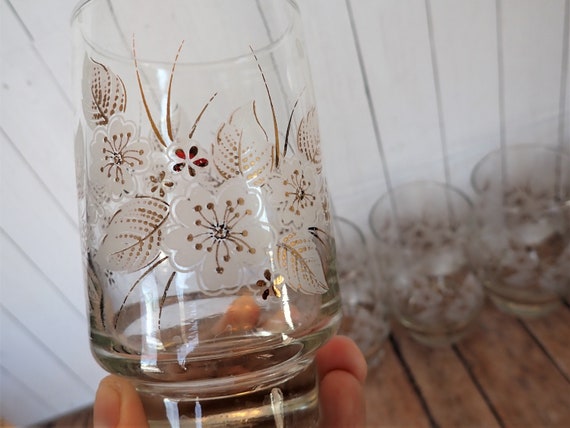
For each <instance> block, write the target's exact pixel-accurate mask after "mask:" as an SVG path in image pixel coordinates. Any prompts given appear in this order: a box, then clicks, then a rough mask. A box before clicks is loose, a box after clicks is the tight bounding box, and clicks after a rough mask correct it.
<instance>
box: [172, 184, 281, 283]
mask: <svg viewBox="0 0 570 428" xmlns="http://www.w3.org/2000/svg"><path fill="white" fill-rule="evenodd" d="M189 195H190V196H189V198H182V199H178V200H177V201H175V202H174V203H173V214H174V218H175V220H176V222H177V223H178V226H175V227H174V228H173V229H171V230H170V231H169V232H168V233H167V235H166V236H165V239H164V243H163V249H164V251H165V252H166V253H168V254H169V255H170V256H171V263H172V264H173V265H174V267H175V268H176V269H177V270H179V271H183V272H188V271H190V270H192V269H193V268H195V267H196V266H197V265H199V264H202V267H201V269H200V272H201V274H200V275H197V276H198V281H199V283H200V284H201V287H202V289H203V290H204V291H205V292H217V291H220V290H221V289H224V290H228V289H236V288H239V287H241V286H242V285H244V284H242V283H241V276H242V274H243V268H244V267H245V266H253V265H257V264H260V263H262V262H263V261H264V260H265V258H266V249H267V248H268V247H269V246H270V244H271V241H272V233H271V229H270V226H269V225H268V224H267V223H266V222H265V221H264V220H263V219H262V215H263V213H264V210H262V209H261V205H260V196H259V195H258V194H257V193H254V192H252V191H251V190H250V189H248V187H247V185H246V183H245V180H237V182H232V183H228V184H227V185H225V186H223V187H222V188H221V189H220V190H219V192H218V193H217V194H216V195H212V194H211V193H210V192H208V191H207V190H206V189H204V188H202V187H199V186H195V187H193V188H192V190H191V192H190V194H189Z"/></svg>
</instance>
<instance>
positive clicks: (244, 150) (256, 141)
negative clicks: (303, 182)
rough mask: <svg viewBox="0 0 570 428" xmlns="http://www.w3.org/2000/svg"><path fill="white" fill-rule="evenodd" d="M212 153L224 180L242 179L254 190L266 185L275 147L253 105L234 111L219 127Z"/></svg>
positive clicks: (253, 103)
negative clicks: (239, 177) (256, 187)
mask: <svg viewBox="0 0 570 428" xmlns="http://www.w3.org/2000/svg"><path fill="white" fill-rule="evenodd" d="M212 153H213V155H214V165H215V166H216V169H217V170H218V172H219V173H220V174H221V175H222V177H223V178H224V179H226V180H229V179H231V178H233V177H236V176H239V175H241V176H244V177H245V178H246V180H247V181H251V182H252V184H254V185H256V186H260V185H262V184H263V183H264V182H265V180H266V177H267V175H268V174H269V173H270V172H271V169H272V167H273V161H274V147H273V145H272V144H270V143H269V141H268V138H267V134H266V132H265V130H264V129H263V127H262V126H261V124H260V123H259V120H258V118H257V113H256V111H255V101H254V102H252V103H251V104H248V105H247V106H243V107H241V108H239V109H237V110H236V111H235V112H234V113H233V114H232V115H231V117H230V120H229V121H228V122H226V123H224V124H223V125H222V127H221V128H220V130H219V131H218V135H217V144H215V145H214V147H213V150H212Z"/></svg>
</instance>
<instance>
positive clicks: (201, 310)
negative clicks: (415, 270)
mask: <svg viewBox="0 0 570 428" xmlns="http://www.w3.org/2000/svg"><path fill="white" fill-rule="evenodd" d="M73 30H74V72H75V79H74V80H75V83H74V85H75V88H74V92H75V96H76V100H77V106H78V117H77V124H76V127H77V128H76V129H77V132H76V141H75V144H76V157H77V179H78V192H79V200H80V218H81V228H82V240H83V249H84V253H85V272H86V282H87V290H88V301H89V310H90V325H91V347H92V351H93V354H94V356H95V358H96V359H97V361H98V362H99V363H100V364H101V366H102V367H103V368H105V369H106V370H108V371H109V372H111V373H116V374H119V375H122V376H125V377H127V378H129V379H130V380H131V381H132V382H133V384H134V385H135V387H136V389H137V390H138V392H139V394H140V396H141V399H142V401H143V404H144V406H145V410H146V414H147V418H148V420H149V421H150V422H151V424H153V425H157V426H161V425H169V424H170V425H171V426H186V425H187V426H221V425H224V426H225V425H230V426H234V425H240V424H243V425H246V426H265V425H275V426H313V425H315V424H316V423H317V420H318V403H317V383H316V372H315V367H314V355H315V352H316V351H317V349H318V348H319V347H320V346H321V345H322V344H323V343H324V342H325V341H326V340H328V339H329V338H330V337H331V336H332V335H333V334H334V333H335V332H336V330H337V328H338V324H339V321H340V318H341V305H340V297H339V290H338V282H337V277H336V268H335V259H334V254H335V253H334V239H333V233H332V226H331V216H330V213H329V197H328V194H327V189H326V183H325V179H324V174H323V172H322V163H321V150H320V139H319V128H318V122H317V112H316V106H315V99H314V95H313V87H312V83H311V75H310V72H309V67H308V59H307V54H306V51H305V47H304V42H303V38H302V33H301V22H300V17H299V11H298V8H297V6H296V4H295V3H294V2H293V1H290V0H265V1H263V2H259V1H257V0H161V1H151V0H89V1H85V2H83V3H82V4H81V5H79V6H78V8H77V9H76V10H75V12H74V16H73Z"/></svg>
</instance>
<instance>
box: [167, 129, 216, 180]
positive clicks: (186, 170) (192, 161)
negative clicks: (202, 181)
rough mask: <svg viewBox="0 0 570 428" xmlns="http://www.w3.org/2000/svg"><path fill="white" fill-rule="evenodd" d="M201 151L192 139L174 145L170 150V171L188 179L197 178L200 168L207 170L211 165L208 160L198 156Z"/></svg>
mask: <svg viewBox="0 0 570 428" xmlns="http://www.w3.org/2000/svg"><path fill="white" fill-rule="evenodd" d="M199 150H200V149H199V147H198V145H197V143H196V141H193V140H191V139H189V140H188V141H185V142H175V143H173V144H172V145H171V146H170V147H169V149H168V157H169V158H170V169H171V170H172V171H173V172H174V173H176V174H181V175H182V176H183V177H184V178H186V179H191V178H193V177H195V176H196V174H197V172H198V168H205V167H207V166H208V164H209V162H208V159H206V158H204V157H201V156H199V155H198V152H199Z"/></svg>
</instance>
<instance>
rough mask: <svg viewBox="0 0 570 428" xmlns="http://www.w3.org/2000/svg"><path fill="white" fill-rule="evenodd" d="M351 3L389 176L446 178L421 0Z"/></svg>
mask: <svg viewBox="0 0 570 428" xmlns="http://www.w3.org/2000/svg"><path fill="white" fill-rule="evenodd" d="M350 4H351V5H352V9H353V11H354V18H355V22H356V27H357V30H358V38H359V40H360V44H361V47H362V51H363V58H364V65H365V69H366V74H367V76H368V81H369V85H370V93H371V96H372V97H373V101H374V106H375V111H376V120H377V121H378V124H379V126H380V133H381V136H382V144H383V147H384V152H385V154H386V159H387V163H388V169H389V172H390V178H391V181H392V182H393V184H394V185H398V184H401V183H403V182H406V181H411V180H418V179H432V180H438V181H444V179H445V177H444V167H443V165H444V164H443V154H442V147H441V136H440V133H439V127H438V114H437V102H436V93H435V86H434V76H433V69H432V62H431V56H430V45H429V34H428V26H427V19H426V8H425V3H424V1H423V0H413V1H406V2H402V1H397V0H383V1H376V0H358V1H354V0H353V1H351V2H350Z"/></svg>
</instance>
